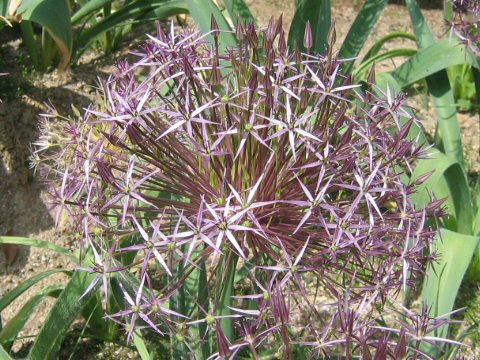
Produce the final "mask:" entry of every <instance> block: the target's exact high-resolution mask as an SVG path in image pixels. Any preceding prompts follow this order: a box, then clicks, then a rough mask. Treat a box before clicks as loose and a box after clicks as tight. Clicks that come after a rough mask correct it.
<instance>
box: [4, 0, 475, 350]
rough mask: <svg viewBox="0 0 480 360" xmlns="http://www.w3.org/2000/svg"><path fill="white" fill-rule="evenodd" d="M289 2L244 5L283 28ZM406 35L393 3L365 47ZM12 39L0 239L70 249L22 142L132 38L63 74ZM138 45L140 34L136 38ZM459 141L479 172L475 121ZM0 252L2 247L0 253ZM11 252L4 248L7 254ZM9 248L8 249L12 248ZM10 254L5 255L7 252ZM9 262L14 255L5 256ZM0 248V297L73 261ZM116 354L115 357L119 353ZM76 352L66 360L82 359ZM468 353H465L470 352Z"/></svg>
mask: <svg viewBox="0 0 480 360" xmlns="http://www.w3.org/2000/svg"><path fill="white" fill-rule="evenodd" d="M293 3H294V2H293V1H278V0H262V1H259V0H257V1H253V0H252V1H251V4H249V5H250V6H251V8H252V11H253V12H254V15H256V17H257V19H258V22H259V24H260V25H261V26H265V25H266V24H267V23H268V20H269V19H270V17H272V16H274V17H277V16H279V15H280V14H282V13H283V19H284V24H289V23H290V21H291V19H292V17H293ZM333 3H334V16H335V24H336V32H337V44H341V41H342V39H343V38H344V36H345V35H346V32H347V31H348V29H349V27H350V25H351V24H352V22H353V20H354V19H355V16H356V12H357V10H358V8H357V7H356V5H355V3H358V1H357V2H355V1H354V2H351V1H347V0H337V1H333ZM424 14H425V16H426V18H427V20H428V21H429V23H430V24H431V25H432V27H433V29H434V32H435V33H436V34H437V36H439V37H440V36H442V35H443V34H444V33H445V29H444V28H443V22H442V11H441V10H435V9H433V10H425V11H424ZM400 30H401V31H412V29H411V25H410V21H409V16H408V12H407V11H406V9H405V7H403V6H400V5H388V7H387V9H386V11H385V13H384V14H383V16H382V17H381V19H380V22H379V24H378V26H377V29H376V31H375V33H374V34H373V36H371V38H370V39H369V41H368V44H367V46H366V47H365V49H368V48H369V47H370V46H371V45H372V44H373V43H374V42H375V41H376V40H378V39H379V38H381V37H382V36H384V35H386V34H388V33H391V32H392V31H400ZM18 38H19V34H15V33H13V32H12V30H9V29H7V30H4V31H2V32H0V44H1V45H0V72H9V73H10V75H9V76H8V77H0V99H3V103H1V104H0V179H1V180H0V236H1V235H7V234H8V235H16V236H27V237H33V238H37V239H42V240H48V241H52V242H54V243H56V244H58V245H61V246H66V247H69V248H71V249H75V248H76V247H77V246H78V244H77V243H75V241H74V240H73V238H72V237H71V234H70V233H69V229H68V227H66V228H61V229H57V230H54V229H53V220H52V214H51V212H50V210H49V205H48V200H47V197H48V196H47V193H46V189H45V187H44V186H43V184H42V183H41V181H40V180H39V179H37V178H36V177H35V175H34V174H33V173H32V170H31V169H29V160H28V159H29V154H30V144H31V142H32V141H33V140H35V137H36V134H37V133H38V128H37V126H38V118H37V116H38V114H39V113H42V112H44V111H45V110H46V107H45V105H44V104H45V103H46V102H50V103H51V104H53V105H54V106H55V107H56V108H57V109H58V110H59V112H61V113H63V114H66V115H68V114H71V113H72V110H71V105H72V104H74V105H75V106H76V107H77V108H80V109H81V108H83V107H86V106H87V105H88V104H89V103H90V102H91V101H92V100H93V95H94V92H95V84H96V81H97V76H98V77H101V78H107V77H108V75H109V74H110V73H111V70H112V64H114V63H115V61H116V60H117V59H119V58H122V57H124V56H125V55H126V54H127V53H128V51H129V49H132V50H133V49H135V47H136V46H137V42H136V41H132V40H131V41H128V42H126V43H124V44H123V45H122V50H120V51H118V52H116V53H114V54H113V55H110V56H107V57H102V56H101V54H100V53H99V52H91V53H89V54H88V55H86V56H85V57H83V58H82V59H81V61H80V64H79V65H78V66H76V67H74V68H73V69H72V70H71V71H70V72H68V73H59V72H57V71H53V72H52V73H49V74H45V75H34V74H32V71H31V68H30V67H29V65H28V62H27V60H26V55H25V50H24V49H23V47H22V46H21V44H20V40H18ZM138 38H139V39H140V40H144V39H145V37H142V36H139V37H138ZM399 45H402V46H409V47H414V44H407V43H401V42H396V43H392V44H390V45H389V47H388V48H393V47H397V46H399ZM401 61H402V59H397V60H396V61H394V62H387V63H384V64H379V65H378V66H377V69H378V71H385V70H390V69H392V68H394V67H395V66H398V65H399V64H401ZM410 104H411V106H412V107H413V108H414V109H416V110H417V112H418V115H419V116H420V117H421V118H422V119H423V123H424V127H425V128H426V129H427V130H428V131H429V132H430V133H432V132H433V129H434V124H435V113H434V109H433V107H432V106H431V105H430V103H429V101H428V98H427V97H426V96H425V95H416V96H413V98H412V99H411V100H410ZM460 124H461V127H462V130H463V140H464V143H465V147H466V152H467V159H468V164H469V167H470V169H471V170H472V172H476V173H479V172H480V152H479V147H480V144H479V143H480V141H479V139H480V123H479V117H478V114H460ZM4 250H5V248H4ZM9 250H10V251H12V249H9ZM13 251H14V250H13ZM12 254H13V255H12ZM8 255H10V257H11V258H12V259H13V257H15V256H14V255H15V254H14V253H12V252H10V253H8V252H7V257H8ZM7 257H6V256H5V254H4V251H0V296H1V295H2V294H5V293H7V292H8V291H10V290H12V289H13V288H15V287H16V286H17V285H19V284H20V283H22V282H23V281H25V280H26V279H28V278H30V277H31V276H33V275H34V274H37V273H39V272H42V271H45V270H48V269H52V268H65V269H73V264H72V263H71V262H69V261H68V260H67V259H66V258H63V257H60V256H57V255H56V254H54V253H52V252H49V251H47V250H40V249H34V248H21V249H20V253H19V256H17V257H16V260H15V261H13V262H11V261H8V260H12V259H8V258H7ZM65 281H67V278H66V276H60V275H59V276H55V277H51V278H48V279H46V280H44V281H43V282H42V283H41V284H39V285H38V286H36V287H34V288H32V289H31V290H30V291H28V292H27V293H26V294H25V296H22V298H21V299H20V300H19V301H16V302H15V303H14V304H12V305H11V306H9V307H8V308H7V310H6V311H4V312H2V314H1V316H2V320H3V321H4V322H5V321H8V320H9V319H11V318H12V317H13V316H14V315H15V314H16V313H17V311H18V310H19V309H20V308H21V306H23V305H24V304H25V302H26V301H27V300H28V298H29V296H30V295H32V294H35V293H36V292H37V291H38V290H39V289H41V288H43V287H45V286H47V285H51V284H53V283H57V282H65ZM52 304H53V300H51V301H46V302H45V303H44V305H43V306H42V307H41V308H39V310H38V311H37V313H36V314H35V315H34V316H33V317H32V318H31V320H30V321H29V323H28V325H27V327H26V328H25V331H24V332H23V333H22V335H23V336H28V335H34V334H36V333H37V332H38V330H39V328H40V326H41V324H42V322H43V321H44V320H45V318H46V316H47V315H48V312H49V310H50V309H51V306H52ZM28 341H30V340H28V339H26V340H24V341H19V342H18V343H16V345H15V349H17V350H20V349H21V348H22V346H24V345H26V343H28ZM122 354H123V355H122ZM83 356H84V355H78V357H77V356H74V357H72V359H86V357H83ZM472 356H473V355H472ZM87 358H88V359H108V358H112V359H113V358H115V359H120V358H125V359H136V358H138V357H137V355H135V354H133V353H131V352H128V351H123V350H122V351H120V350H119V349H118V348H115V347H113V348H112V347H108V351H106V350H105V349H100V350H98V351H93V352H90V353H89V355H88V357H87Z"/></svg>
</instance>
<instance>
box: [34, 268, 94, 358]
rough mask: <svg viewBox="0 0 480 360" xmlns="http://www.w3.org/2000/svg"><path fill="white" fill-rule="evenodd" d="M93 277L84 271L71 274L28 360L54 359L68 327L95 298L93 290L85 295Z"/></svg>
mask: <svg viewBox="0 0 480 360" xmlns="http://www.w3.org/2000/svg"><path fill="white" fill-rule="evenodd" d="M95 276H96V275H95V274H92V273H88V272H86V271H76V272H75V273H74V274H73V276H72V279H71V280H70V282H69V283H68V285H67V286H66V287H65V290H64V291H63V292H62V293H61V294H60V296H59V297H58V300H57V302H56V304H55V306H54V307H53V309H52V311H51V312H50V314H49V316H48V318H47V320H46V322H45V323H44V324H43V326H42V329H41V330H40V333H39V334H38V336H37V338H36V340H35V342H34V344H33V347H32V349H31V351H30V357H29V359H30V360H44V359H52V358H55V354H56V353H57V352H58V350H59V349H60V346H61V344H62V341H63V339H64V337H65V335H66V334H67V331H68V329H69V327H70V325H71V324H72V323H73V321H74V320H75V319H76V318H77V317H78V316H79V315H80V313H81V311H82V309H83V308H84V306H85V305H86V304H87V303H88V302H89V301H90V299H91V298H92V297H93V296H95V293H96V291H95V289H92V290H91V291H89V292H88V293H85V290H86V289H87V288H88V287H89V285H90V284H91V283H92V281H93V280H94V279H95ZM97 286H98V285H97Z"/></svg>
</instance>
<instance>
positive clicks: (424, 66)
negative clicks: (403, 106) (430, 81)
mask: <svg viewBox="0 0 480 360" xmlns="http://www.w3.org/2000/svg"><path fill="white" fill-rule="evenodd" d="M474 60H475V59H474V58H473V57H472V56H470V54H469V53H468V52H467V51H466V48H465V46H464V45H463V44H462V43H460V42H459V41H455V40H453V39H444V40H442V41H438V42H434V43H432V44H431V45H429V46H427V47H425V48H423V49H422V50H420V51H418V52H417V54H416V55H414V56H412V57H411V58H410V60H408V61H407V62H405V63H403V64H402V65H401V66H399V67H398V68H397V69H396V70H394V71H393V72H392V76H393V77H394V78H395V79H396V80H397V82H398V83H399V84H400V86H401V87H402V88H406V87H407V86H410V85H412V84H414V83H416V82H418V81H420V80H423V79H425V78H428V77H430V76H432V75H436V74H437V73H438V72H441V71H442V70H444V69H447V68H449V67H451V66H456V65H464V64H466V65H471V66H477V63H476V62H475V61H474ZM452 109H453V110H455V108H452Z"/></svg>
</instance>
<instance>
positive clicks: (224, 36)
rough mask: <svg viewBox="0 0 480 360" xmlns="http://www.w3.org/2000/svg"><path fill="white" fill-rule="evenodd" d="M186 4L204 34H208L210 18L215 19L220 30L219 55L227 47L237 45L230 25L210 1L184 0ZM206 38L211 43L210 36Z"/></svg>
mask: <svg viewBox="0 0 480 360" xmlns="http://www.w3.org/2000/svg"><path fill="white" fill-rule="evenodd" d="M186 2H187V5H188V9H189V11H190V14H191V15H192V17H193V19H194V20H195V22H196V23H197V24H198V26H199V27H200V29H201V30H202V32H203V33H204V34H207V33H209V32H210V30H211V28H210V27H211V24H212V16H213V17H214V18H215V20H216V21H217V24H218V28H219V29H220V30H221V33H220V35H219V50H220V52H221V53H223V52H225V50H226V49H227V47H231V46H235V45H236V44H237V40H236V38H235V35H234V33H233V32H232V29H231V28H230V25H228V22H227V20H226V19H225V17H224V16H223V14H222V12H221V11H220V10H219V8H218V7H217V5H215V3H214V2H213V1H212V0H186ZM208 38H209V39H210V40H211V41H212V42H213V39H212V36H208Z"/></svg>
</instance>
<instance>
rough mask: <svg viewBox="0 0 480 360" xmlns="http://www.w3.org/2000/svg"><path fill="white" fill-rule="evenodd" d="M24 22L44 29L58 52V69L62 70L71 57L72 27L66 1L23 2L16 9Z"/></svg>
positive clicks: (39, 0) (37, 0)
mask: <svg viewBox="0 0 480 360" xmlns="http://www.w3.org/2000/svg"><path fill="white" fill-rule="evenodd" d="M17 14H19V15H21V16H22V18H23V19H24V20H28V21H33V22H36V23H38V24H40V25H41V26H43V27H44V28H46V29H47V30H48V32H49V34H50V36H51V37H52V38H53V39H54V40H55V43H56V44H57V46H58V49H59V50H60V55H61V61H60V65H59V67H60V68H61V69H64V68H66V67H67V66H68V64H69V62H70V57H71V55H72V41H73V40H72V39H73V37H72V25H71V23H70V9H69V7H68V2H67V0H24V1H22V3H21V5H20V6H19V8H18V9H17Z"/></svg>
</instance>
